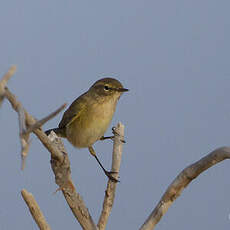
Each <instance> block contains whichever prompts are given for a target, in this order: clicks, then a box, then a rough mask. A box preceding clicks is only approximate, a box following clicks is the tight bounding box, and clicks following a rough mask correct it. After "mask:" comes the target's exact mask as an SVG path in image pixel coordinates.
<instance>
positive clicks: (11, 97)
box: [5, 87, 63, 161]
mask: <svg viewBox="0 0 230 230" xmlns="http://www.w3.org/2000/svg"><path fill="white" fill-rule="evenodd" d="M5 97H6V98H7V99H8V101H9V102H10V103H11V105H12V107H13V109H14V110H15V111H16V112H18V108H20V107H22V106H21V103H20V102H19V101H18V100H17V98H16V97H15V96H14V94H12V93H11V92H10V90H9V89H8V88H7V87H6V88H5ZM23 110H24V114H25V118H26V126H27V127H28V126H33V125H34V124H35V123H36V120H35V119H34V118H33V117H32V116H31V115H30V114H29V113H28V112H27V111H26V110H25V109H23ZM33 133H34V134H35V135H36V136H37V137H38V139H39V140H40V141H41V142H42V144H43V145H44V146H45V147H46V148H47V149H48V150H49V151H50V153H51V155H52V156H53V157H54V158H58V159H59V160H60V161H63V154H62V152H60V151H59V149H58V148H57V147H56V146H54V145H53V144H52V143H51V141H50V140H49V138H48V137H47V135H46V134H45V133H44V132H43V131H42V130H41V129H35V130H33Z"/></svg>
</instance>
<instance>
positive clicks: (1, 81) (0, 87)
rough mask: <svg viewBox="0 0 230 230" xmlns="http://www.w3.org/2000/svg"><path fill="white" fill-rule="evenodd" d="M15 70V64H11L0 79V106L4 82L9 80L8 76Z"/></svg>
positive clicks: (3, 92)
mask: <svg viewBox="0 0 230 230" xmlns="http://www.w3.org/2000/svg"><path fill="white" fill-rule="evenodd" d="M15 71H16V66H15V65H13V66H11V67H10V68H9V70H8V71H7V73H6V74H5V75H4V76H3V77H2V79H1V80H0V106H1V104H2V100H3V98H4V94H5V87H6V84H7V82H8V81H9V80H10V78H11V77H12V76H13V75H14V73H15Z"/></svg>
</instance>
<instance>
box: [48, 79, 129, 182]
mask: <svg viewBox="0 0 230 230" xmlns="http://www.w3.org/2000/svg"><path fill="white" fill-rule="evenodd" d="M126 91H128V89H126V88H124V87H123V86H122V84H121V83H120V82H119V81H118V80H116V79H114V78H103V79H100V80H98V81H96V82H95V83H94V84H93V85H92V86H91V87H90V88H89V90H88V91H87V92H85V93H84V94H82V95H81V96H80V97H78V98H77V99H76V100H75V101H74V102H73V103H72V104H71V105H70V107H69V108H68V109H67V110H66V111H65V113H64V115H63V117H62V120H61V122H60V123H59V125H58V128H54V129H49V130H47V131H46V134H47V135H49V133H50V132H51V131H54V132H55V133H56V134H57V135H58V136H59V137H64V138H67V140H68V141H69V142H70V143H71V144H72V145H73V146H75V147H77V148H88V149H89V152H90V153H91V154H92V155H93V156H94V157H95V159H96V160H97V162H98V163H99V165H100V167H101V168H102V169H103V171H104V173H105V174H106V176H108V177H109V179H111V180H113V181H114V182H118V180H117V179H115V178H114V177H113V176H112V174H113V173H114V172H109V171H107V170H105V168H104V167H103V165H102V164H101V162H100V161H99V159H98V158H97V155H96V152H95V151H94V149H93V147H92V146H93V144H94V143H95V142H96V141H98V140H104V139H107V138H106V137H104V133H105V132H106V130H107V129H108V126H109V124H110V122H111V120H112V118H113V114H114V112H115V109H116V105H117V102H118V100H119V98H120V96H121V95H122V94H123V92H126Z"/></svg>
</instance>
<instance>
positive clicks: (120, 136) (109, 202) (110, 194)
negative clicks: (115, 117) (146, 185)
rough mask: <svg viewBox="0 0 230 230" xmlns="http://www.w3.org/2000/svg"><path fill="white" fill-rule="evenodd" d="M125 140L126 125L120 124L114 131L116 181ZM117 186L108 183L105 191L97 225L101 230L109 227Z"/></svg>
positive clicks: (113, 163) (113, 166)
mask: <svg viewBox="0 0 230 230" xmlns="http://www.w3.org/2000/svg"><path fill="white" fill-rule="evenodd" d="M123 140H124V125H123V124H122V123H120V122H119V123H118V125H117V127H116V128H115V129H114V145H113V160H112V169H111V171H112V172H117V174H115V178H116V179H118V173H119V170H120V164H121V158H122V149H123V143H124V142H123ZM116 186H117V183H115V182H113V181H111V180H109V181H108V184H107V189H106V191H105V197H104V202H103V208H102V212H101V216H100V218H99V221H98V224H97V226H98V228H99V229H100V230H104V229H105V227H106V225H107V222H108V218H109V216H110V213H111V210H112V207H113V202H114V199H115V192H116Z"/></svg>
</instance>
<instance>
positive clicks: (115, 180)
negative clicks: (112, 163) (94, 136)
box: [88, 146, 120, 182]
mask: <svg viewBox="0 0 230 230" xmlns="http://www.w3.org/2000/svg"><path fill="white" fill-rule="evenodd" d="M88 149H89V152H90V153H91V154H92V155H93V156H94V157H95V159H96V161H97V162H98V164H99V165H100V167H101V168H102V170H103V171H104V173H105V175H106V176H107V177H108V178H109V179H110V180H112V181H113V182H120V181H119V180H117V179H116V178H114V177H113V176H112V175H111V174H113V173H117V172H109V171H107V170H106V169H105V168H104V167H103V165H102V163H101V162H100V161H99V159H98V158H97V155H96V152H95V151H94V149H93V147H92V146H91V147H89V148H88Z"/></svg>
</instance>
